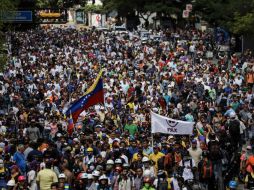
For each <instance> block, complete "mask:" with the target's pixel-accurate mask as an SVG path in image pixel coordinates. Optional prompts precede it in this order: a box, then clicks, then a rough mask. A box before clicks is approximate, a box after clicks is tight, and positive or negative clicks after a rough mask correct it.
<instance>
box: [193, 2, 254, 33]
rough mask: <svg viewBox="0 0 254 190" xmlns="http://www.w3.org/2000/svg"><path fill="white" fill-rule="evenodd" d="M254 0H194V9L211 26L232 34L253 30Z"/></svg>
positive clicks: (251, 31)
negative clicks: (220, 27) (223, 28)
mask: <svg viewBox="0 0 254 190" xmlns="http://www.w3.org/2000/svg"><path fill="white" fill-rule="evenodd" d="M253 10H254V0H209V1H206V0H196V2H195V3H194V11H195V12H196V13H197V14H199V15H201V16H202V19H204V20H206V21H208V22H209V23H210V24H212V25H213V26H215V27H216V26H222V27H225V28H227V29H228V30H229V31H230V32H232V33H234V34H250V33H253V32H254V28H253V27H252V26H253V24H254V13H253Z"/></svg>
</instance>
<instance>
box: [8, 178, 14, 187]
mask: <svg viewBox="0 0 254 190" xmlns="http://www.w3.org/2000/svg"><path fill="white" fill-rule="evenodd" d="M7 186H9V187H14V186H15V180H13V179H11V180H9V181H8V183H7Z"/></svg>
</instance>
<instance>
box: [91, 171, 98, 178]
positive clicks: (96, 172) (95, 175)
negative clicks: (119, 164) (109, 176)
mask: <svg viewBox="0 0 254 190" xmlns="http://www.w3.org/2000/svg"><path fill="white" fill-rule="evenodd" d="M92 175H93V176H94V177H99V176H100V172H99V171H97V170H94V171H93V173H92Z"/></svg>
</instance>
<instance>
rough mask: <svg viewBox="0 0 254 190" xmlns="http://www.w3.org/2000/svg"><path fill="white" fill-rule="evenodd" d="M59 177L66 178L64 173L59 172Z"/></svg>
mask: <svg viewBox="0 0 254 190" xmlns="http://www.w3.org/2000/svg"><path fill="white" fill-rule="evenodd" d="M58 178H66V176H65V174H64V173H61V174H59V176H58Z"/></svg>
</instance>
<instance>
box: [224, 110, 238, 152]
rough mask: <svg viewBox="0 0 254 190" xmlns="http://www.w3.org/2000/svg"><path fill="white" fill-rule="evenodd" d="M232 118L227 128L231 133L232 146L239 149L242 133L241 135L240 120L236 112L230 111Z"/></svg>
mask: <svg viewBox="0 0 254 190" xmlns="http://www.w3.org/2000/svg"><path fill="white" fill-rule="evenodd" d="M229 117H230V119H229V121H228V123H227V126H226V127H227V128H228V131H229V134H230V138H231V143H232V147H234V148H235V150H237V148H238V147H239V145H240V140H241V135H240V121H239V120H238V119H237V116H236V114H235V113H234V112H232V113H230V115H229Z"/></svg>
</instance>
